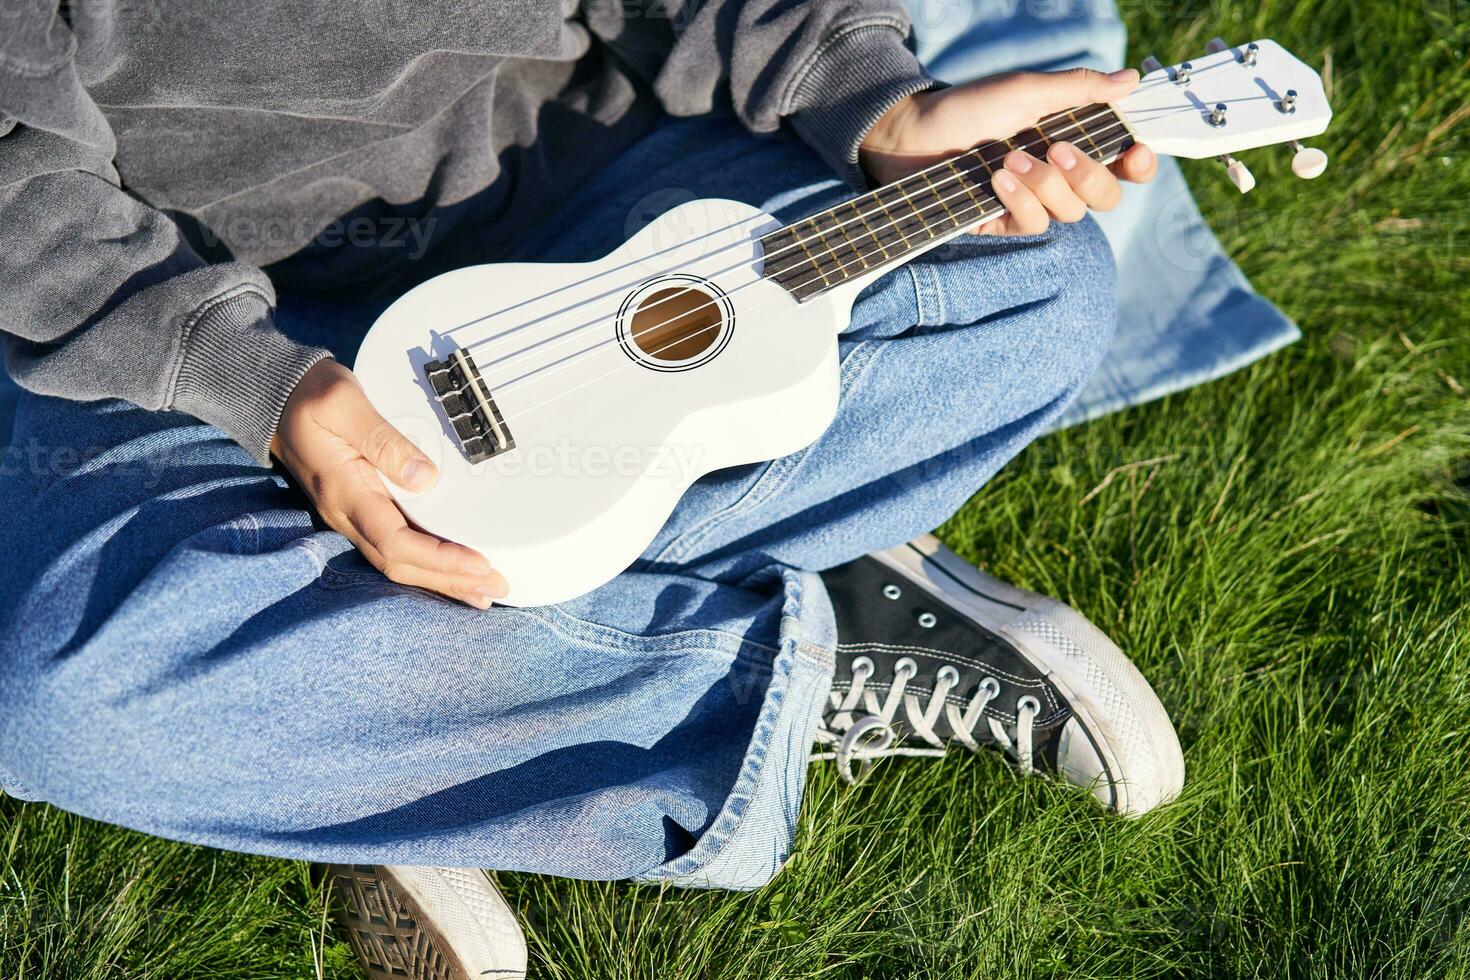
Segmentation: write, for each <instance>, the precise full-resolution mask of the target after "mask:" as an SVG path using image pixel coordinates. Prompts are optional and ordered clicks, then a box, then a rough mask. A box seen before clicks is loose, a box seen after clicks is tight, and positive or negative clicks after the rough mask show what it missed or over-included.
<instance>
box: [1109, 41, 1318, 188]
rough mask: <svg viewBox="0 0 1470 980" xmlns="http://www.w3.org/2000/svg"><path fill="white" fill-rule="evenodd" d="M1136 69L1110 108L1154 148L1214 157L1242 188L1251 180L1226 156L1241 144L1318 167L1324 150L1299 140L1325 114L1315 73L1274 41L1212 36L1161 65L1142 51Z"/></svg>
mask: <svg viewBox="0 0 1470 980" xmlns="http://www.w3.org/2000/svg"><path fill="white" fill-rule="evenodd" d="M1143 68H1144V71H1145V73H1146V74H1144V76H1143V78H1142V79H1141V80H1140V82H1139V85H1138V88H1137V89H1135V90H1134V91H1133V92H1132V93H1130V94H1129V95H1128V96H1126V97H1125V98H1123V99H1122V100H1120V101H1118V102H1116V103H1114V105H1113V108H1114V109H1115V110H1116V111H1117V113H1118V115H1119V116H1121V117H1122V119H1123V121H1124V122H1125V123H1127V125H1128V128H1129V129H1130V130H1132V132H1133V135H1134V137H1135V138H1136V139H1137V140H1138V141H1139V142H1141V143H1147V144H1148V145H1149V146H1150V147H1152V148H1153V149H1154V150H1156V151H1157V152H1159V153H1164V154H1167V155H1169V156H1175V157H1190V158H1193V159H1203V158H1206V157H1220V158H1222V160H1223V162H1225V164H1226V166H1227V167H1228V168H1230V176H1231V179H1232V180H1233V181H1234V182H1235V184H1236V186H1237V187H1239V188H1240V189H1241V192H1242V193H1244V192H1245V191H1247V190H1249V189H1250V188H1251V187H1252V186H1254V183H1255V182H1254V180H1253V179H1252V178H1251V177H1250V173H1249V172H1248V171H1246V170H1245V168H1244V167H1243V166H1242V165H1241V164H1240V163H1239V162H1238V161H1236V160H1234V159H1233V157H1232V156H1231V154H1235V153H1239V152H1241V151H1243V150H1250V149H1254V148H1256V147H1258V146H1271V145H1275V144H1282V143H1284V144H1287V145H1289V146H1290V147H1291V148H1292V150H1293V151H1294V152H1295V156H1294V158H1293V161H1292V171H1293V172H1294V173H1295V174H1296V175H1297V176H1298V177H1304V178H1311V177H1316V176H1318V175H1319V174H1321V173H1322V171H1323V170H1324V169H1326V166H1327V157H1326V154H1324V153H1322V151H1321V150H1314V149H1309V148H1306V147H1303V146H1302V145H1301V143H1300V141H1301V140H1303V139H1306V138H1308V137H1311V136H1316V135H1318V134H1320V133H1322V132H1323V131H1324V130H1326V129H1327V124H1328V123H1329V122H1330V121H1331V119H1332V107H1331V106H1330V105H1328V104H1327V93H1326V92H1325V91H1323V88H1322V79H1321V78H1320V77H1319V76H1318V74H1317V73H1316V72H1315V71H1313V70H1312V68H1311V67H1309V66H1308V65H1306V64H1304V63H1303V62H1302V61H1300V60H1299V59H1297V58H1296V57H1295V56H1293V55H1292V54H1291V52H1289V51H1287V50H1286V49H1285V48H1283V47H1282V46H1281V45H1279V44H1277V43H1276V42H1275V41H1270V40H1259V41H1254V42H1251V43H1249V44H1243V45H1238V46H1235V47H1230V46H1227V45H1226V44H1225V43H1224V42H1223V41H1220V40H1219V39H1218V38H1217V39H1216V40H1214V41H1211V42H1210V45H1209V50H1208V53H1207V54H1205V56H1204V57H1202V58H1198V59H1194V60H1192V61H1184V62H1180V63H1178V64H1175V65H1169V66H1161V65H1160V64H1159V63H1158V61H1157V60H1155V59H1153V58H1149V59H1147V60H1145V61H1144V64H1143Z"/></svg>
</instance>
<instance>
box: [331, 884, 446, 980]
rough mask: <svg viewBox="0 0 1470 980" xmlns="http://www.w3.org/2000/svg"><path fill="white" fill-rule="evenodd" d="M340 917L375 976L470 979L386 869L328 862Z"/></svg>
mask: <svg viewBox="0 0 1470 980" xmlns="http://www.w3.org/2000/svg"><path fill="white" fill-rule="evenodd" d="M327 875H328V877H329V878H330V879H331V882H332V892H333V893H334V894H335V896H336V898H337V920H338V922H339V923H341V925H342V928H344V929H345V930H346V931H347V941H348V942H350V943H351V944H352V950H353V952H355V953H356V954H357V959H358V962H360V963H361V964H362V968H363V971H364V972H365V973H366V974H367V975H368V976H369V977H371V978H372V980H388V978H392V980H400V978H407V980H470V975H469V973H468V972H467V971H466V970H465V968H464V966H463V965H461V963H460V961H459V957H457V956H455V955H454V951H453V950H452V949H450V947H449V944H448V943H446V942H445V941H444V937H443V936H441V935H440V934H439V932H438V930H436V929H435V928H434V927H433V925H432V924H431V923H430V922H429V921H428V919H427V918H425V916H424V915H423V913H422V912H421V911H420V910H419V908H418V906H417V905H415V904H414V902H413V900H412V899H411V898H409V897H408V895H407V893H406V892H405V890H404V889H403V888H402V887H395V884H396V882H395V879H394V877H393V875H392V874H391V873H387V872H385V871H384V869H383V868H381V867H377V866H374V865H370V864H352V865H346V864H333V865H328V867H327Z"/></svg>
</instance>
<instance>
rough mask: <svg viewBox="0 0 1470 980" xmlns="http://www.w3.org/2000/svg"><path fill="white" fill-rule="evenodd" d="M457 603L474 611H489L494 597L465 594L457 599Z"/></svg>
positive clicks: (480, 594)
mask: <svg viewBox="0 0 1470 980" xmlns="http://www.w3.org/2000/svg"><path fill="white" fill-rule="evenodd" d="M459 601H460V602H463V603H464V604H465V605H467V606H474V607H475V608H476V609H489V608H490V606H491V605H492V603H493V602H494V597H493V596H488V595H485V594H484V593H481V592H466V593H464V594H463V595H461V596H460V597H459Z"/></svg>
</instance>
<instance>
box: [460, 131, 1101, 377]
mask: <svg viewBox="0 0 1470 980" xmlns="http://www.w3.org/2000/svg"><path fill="white" fill-rule="evenodd" d="M1109 111H1114V110H1112V106H1111V105H1104V111H1102V112H1098V113H1096V114H1094V115H1091V116H1088V117H1087V118H1086V119H1078V118H1077V117H1076V115H1075V110H1071V111H1068V110H1063V111H1062V112H1056V113H1053V114H1052V115H1050V116H1047V117H1046V118H1044V119H1042V120H1040V121H1039V122H1037V124H1036V125H1035V126H1034V127H1032V128H1034V129H1036V130H1037V132H1039V133H1041V135H1042V141H1041V142H1042V143H1045V142H1046V139H1047V138H1048V134H1047V133H1046V132H1045V131H1044V129H1043V128H1042V127H1045V126H1048V125H1050V124H1051V123H1053V122H1059V121H1061V119H1062V117H1063V116H1067V115H1071V117H1072V124H1071V125H1068V126H1066V127H1064V128H1063V129H1061V130H1058V131H1057V132H1056V133H1055V134H1052V136H1051V139H1052V141H1053V142H1055V141H1056V137H1058V136H1060V135H1061V134H1063V133H1065V132H1069V131H1070V130H1073V129H1079V130H1080V129H1082V128H1083V127H1084V126H1085V125H1086V124H1087V123H1090V122H1092V121H1094V120H1096V119H1101V118H1104V117H1105V116H1107V114H1108V112H1109ZM1121 122H1122V120H1121V118H1119V119H1118V123H1119V124H1121ZM1111 128H1112V126H1108V127H1107V129H1111ZM1083 135H1084V136H1085V135H1087V134H1085V133H1084V134H1083ZM993 142H994V143H995V144H997V145H998V144H999V143H1001V142H1007V143H1008V141H1004V140H995V141H993ZM1037 145H1038V144H1036V143H1027V144H1025V145H1024V146H1022V147H1018V149H1027V150H1029V149H1031V148H1033V147H1034V146H1037ZM977 149H978V148H977ZM977 149H972V150H970V151H968V152H967V153H964V154H961V155H960V156H968V155H969V154H970V153H974V152H977ZM1008 152H1009V151H1008ZM955 159H958V157H951V158H949V159H947V160H941V161H939V162H938V163H935V164H933V165H931V166H929V167H927V168H925V169H924V170H920V171H918V172H916V173H913V174H910V175H908V176H907V177H904V178H902V180H911V179H913V178H915V177H924V176H926V175H927V174H930V173H933V172H934V171H936V170H939V169H941V168H944V167H947V166H949V164H950V163H952V162H953V161H954V160H955ZM1001 159H1004V156H1003V155H1002V158H1001ZM999 162H1000V160H996V161H988V160H985V159H984V157H983V156H982V157H981V163H982V164H984V165H985V167H986V168H992V166H993V163H999ZM975 169H978V168H972V169H971V170H970V171H969V172H971V173H973V172H974V171H975ZM955 179H956V178H955V177H954V175H953V173H951V174H949V175H946V176H945V177H944V179H943V180H942V181H940V184H941V185H942V184H944V183H952V182H954V180H955ZM901 182H902V181H896V182H894V183H893V184H889V185H886V186H885V187H882V188H879V189H878V190H880V191H881V190H887V189H888V188H889V187H894V186H897V185H898V184H899V183H901ZM907 196H908V195H905V198H907ZM853 200H858V199H857V198H854V199H853ZM880 205H881V201H880ZM837 207H841V205H838V206H837ZM931 207H933V205H932V204H931V205H928V206H927V207H925V208H923V209H920V210H928V209H929V208H931ZM828 210H830V211H836V210H837V208H836V207H834V208H830V209H828ZM879 210H881V207H880V209H879ZM821 213H825V212H818V214H821ZM854 214H855V215H856V217H853V218H848V219H846V220H845V221H842V222H840V223H838V224H836V225H834V226H833V227H832V228H831V229H829V230H830V231H838V230H842V229H845V228H847V227H848V226H850V225H853V224H855V223H856V222H858V221H862V220H864V219H866V218H869V217H874V216H876V215H877V214H878V211H876V210H875V211H867V212H857V211H856V209H854ZM768 217H769V216H768V215H758V216H756V217H753V218H744V219H741V220H740V221H736V222H734V223H733V224H729V225H726V226H725V227H724V228H717V229H715V230H714V231H711V232H708V233H706V234H705V235H704V236H703V237H705V238H711V237H713V236H715V235H718V234H721V233H723V232H727V231H732V230H734V229H737V228H739V227H740V226H741V225H743V224H747V223H749V222H752V221H762V220H764V219H766V218H768ZM801 220H802V221H805V220H808V219H806V218H803V219H801ZM799 223H800V222H793V225H794V224H799ZM788 227H789V226H788ZM778 230H779V229H778ZM773 234H774V232H773ZM820 237H821V236H820V235H814V236H811V237H809V238H798V237H797V236H796V235H795V234H793V236H792V242H791V244H790V245H787V246H785V247H783V248H781V249H778V250H777V251H775V252H772V253H771V254H770V255H768V256H765V258H767V259H771V258H775V257H776V256H778V255H781V254H784V253H786V252H789V251H792V250H794V249H797V248H800V247H802V246H803V245H806V244H808V243H810V242H813V241H817V240H819V239H820ZM748 244H749V239H741V240H739V241H735V242H732V243H730V244H729V245H724V246H721V247H720V248H717V249H715V250H714V251H712V252H706V253H705V254H703V255H698V256H694V257H693V258H691V259H688V260H686V261H687V262H700V261H703V260H705V259H708V258H713V257H714V256H716V255H719V254H720V253H722V252H728V251H730V250H731V249H734V248H740V247H742V246H745V245H748ZM679 247H680V246H679V245H672V246H670V247H669V248H666V249H663V250H662V251H660V252H656V253H654V254H653V255H651V256H647V257H645V258H644V259H641V260H635V261H647V260H648V259H651V258H656V257H657V256H659V255H662V254H666V253H668V252H672V251H674V250H676V249H678V248H679ZM632 264H634V263H633V262H632V261H630V262H627V263H625V264H624V265H622V266H618V267H617V268H614V269H609V270H607V272H605V273H598V274H597V275H595V276H592V277H591V278H590V279H587V280H583V281H584V282H592V281H595V280H597V279H600V278H602V277H603V276H606V275H611V274H612V273H614V272H618V271H620V270H621V269H625V268H627V267H628V266H629V265H632ZM742 264H743V263H742ZM732 268H739V266H733V267H732ZM666 271H671V270H666ZM721 271H730V270H729V269H726V270H721ZM716 274H718V273H716ZM635 285H636V284H635ZM630 288H634V287H633V286H629V285H620V286H617V287H615V288H613V289H610V290H608V291H607V292H605V293H603V294H602V295H600V296H595V297H593V298H592V299H590V300H585V301H583V302H581V303H578V304H577V305H575V306H569V307H567V308H566V309H564V310H558V311H557V312H556V313H554V314H551V317H552V318H553V319H554V318H555V317H558V316H561V315H563V314H566V313H572V312H574V311H576V310H577V309H579V308H580V307H582V306H590V305H592V304H594V303H596V302H597V301H598V300H601V299H605V298H607V297H609V296H614V295H617V294H618V293H622V292H625V291H626V290H627V289H630ZM544 298H545V297H544V296H534V297H531V298H530V299H527V300H522V301H521V302H519V303H516V304H515V305H513V306H509V307H506V308H505V309H503V310H496V311H493V312H491V313H486V314H483V315H481V316H477V317H475V318H474V319H472V320H466V321H464V322H463V323H460V324H457V325H455V326H453V327H449V328H447V329H445V330H444V331H442V333H441V334H440V335H441V336H444V337H448V336H450V335H452V334H454V333H456V332H458V331H460V330H463V329H465V328H466V327H471V326H474V325H475V324H476V323H480V322H482V321H484V320H488V319H490V318H492V317H496V316H501V315H503V314H505V313H509V312H510V311H511V310H514V309H516V307H518V306H524V305H526V304H528V303H531V302H534V301H535V300H538V299H544ZM660 302H663V301H662V300H661V301H660ZM651 305H654V304H651ZM542 322H549V321H542ZM526 326H530V324H527V325H526ZM519 329H522V328H513V329H512V330H508V331H505V332H503V333H500V334H497V335H496V336H494V337H487V338H485V339H484V340H479V341H475V342H473V343H471V344H468V345H465V349H466V350H471V349H473V348H475V347H480V346H483V345H484V344H486V343H490V342H492V341H495V340H499V339H501V338H503V337H506V336H508V335H509V334H510V333H514V332H516V330H519Z"/></svg>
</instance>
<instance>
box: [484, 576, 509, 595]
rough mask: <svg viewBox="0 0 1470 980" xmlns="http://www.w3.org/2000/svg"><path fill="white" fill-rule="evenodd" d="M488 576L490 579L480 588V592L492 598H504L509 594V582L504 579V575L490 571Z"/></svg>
mask: <svg viewBox="0 0 1470 980" xmlns="http://www.w3.org/2000/svg"><path fill="white" fill-rule="evenodd" d="M489 578H490V581H489V582H488V583H487V584H486V585H485V586H484V587H483V588H481V589H480V591H481V592H484V593H485V594H486V595H488V596H489V597H490V598H492V599H504V598H505V597H506V596H507V595H509V594H510V583H509V582H507V581H506V580H505V576H504V575H501V574H500V573H499V572H491V573H490V575H489Z"/></svg>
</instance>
